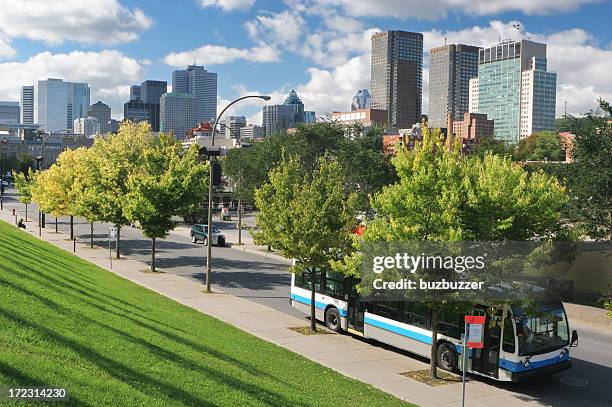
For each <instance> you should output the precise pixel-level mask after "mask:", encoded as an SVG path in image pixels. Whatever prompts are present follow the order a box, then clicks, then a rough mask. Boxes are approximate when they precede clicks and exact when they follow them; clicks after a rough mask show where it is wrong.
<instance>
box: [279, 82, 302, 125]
mask: <svg viewBox="0 0 612 407" xmlns="http://www.w3.org/2000/svg"><path fill="white" fill-rule="evenodd" d="M283 104H284V105H286V106H289V107H290V108H291V109H292V110H293V123H304V103H303V102H302V100H301V99H300V98H299V97H298V95H297V93H296V92H295V90H294V89H291V92H289V94H288V95H287V97H286V98H285V102H284V103H283Z"/></svg>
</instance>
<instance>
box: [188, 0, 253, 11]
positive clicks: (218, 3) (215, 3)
mask: <svg viewBox="0 0 612 407" xmlns="http://www.w3.org/2000/svg"><path fill="white" fill-rule="evenodd" d="M198 3H199V4H200V6H201V7H203V8H206V7H218V8H220V9H221V10H223V11H233V10H248V9H250V8H251V7H252V6H253V4H255V0H199V1H198Z"/></svg>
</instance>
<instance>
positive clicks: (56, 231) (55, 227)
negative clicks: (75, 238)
mask: <svg viewBox="0 0 612 407" xmlns="http://www.w3.org/2000/svg"><path fill="white" fill-rule="evenodd" d="M55 233H57V216H56V217H55Z"/></svg>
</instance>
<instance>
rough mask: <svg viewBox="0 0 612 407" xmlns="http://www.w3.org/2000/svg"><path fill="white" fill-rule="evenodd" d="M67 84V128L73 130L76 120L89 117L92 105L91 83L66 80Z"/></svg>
mask: <svg viewBox="0 0 612 407" xmlns="http://www.w3.org/2000/svg"><path fill="white" fill-rule="evenodd" d="M64 83H65V84H66V98H67V103H68V106H67V117H66V129H68V130H72V125H73V123H74V120H76V119H79V118H81V117H87V110H88V109H89V105H90V91H89V85H88V84H87V83H82V82H64Z"/></svg>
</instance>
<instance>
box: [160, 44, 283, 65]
mask: <svg viewBox="0 0 612 407" xmlns="http://www.w3.org/2000/svg"><path fill="white" fill-rule="evenodd" d="M194 59H195V60H196V61H197V63H199V64H205V65H218V64H227V63H230V62H234V61H236V60H239V59H243V60H245V61H249V62H276V61H278V60H279V59H280V55H279V53H278V51H277V50H276V49H274V48H272V47H270V46H268V45H265V44H262V45H260V46H256V47H253V48H228V47H225V46H222V45H203V46H201V47H199V48H196V49H192V50H190V51H183V52H171V53H170V54H168V55H166V56H165V57H164V62H165V63H166V64H167V65H171V66H185V65H188V64H191V63H193V61H194Z"/></svg>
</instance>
